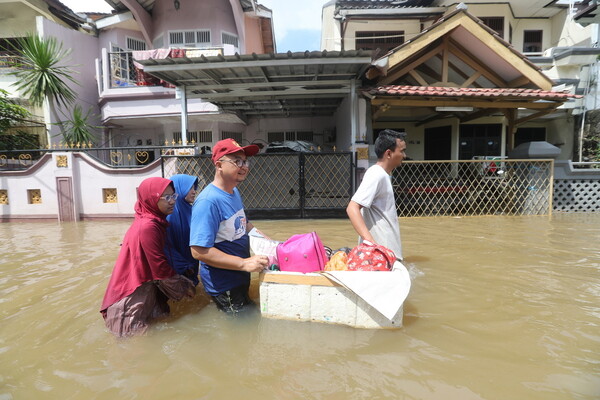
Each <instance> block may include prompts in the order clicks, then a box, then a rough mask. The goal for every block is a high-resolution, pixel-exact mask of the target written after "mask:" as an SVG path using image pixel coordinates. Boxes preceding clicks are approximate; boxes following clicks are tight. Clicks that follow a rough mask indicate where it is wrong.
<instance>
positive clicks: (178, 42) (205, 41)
mask: <svg viewBox="0 0 600 400" xmlns="http://www.w3.org/2000/svg"><path fill="white" fill-rule="evenodd" d="M210 45H211V41H210V30H208V29H201V30H193V31H170V32H169V46H171V47H208V46H210Z"/></svg>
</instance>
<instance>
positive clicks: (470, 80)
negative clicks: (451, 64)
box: [460, 71, 481, 88]
mask: <svg viewBox="0 0 600 400" xmlns="http://www.w3.org/2000/svg"><path fill="white" fill-rule="evenodd" d="M480 76H481V72H479V71H475V73H474V74H473V75H471V76H470V77H469V79H467V80H466V81H464V82H463V83H462V85H460V87H461V88H465V87H469V86H470V85H471V84H472V83H473V82H475V81H476V80H477V79H478V78H479V77H480Z"/></svg>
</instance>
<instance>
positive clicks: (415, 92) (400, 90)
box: [363, 85, 582, 101]
mask: <svg viewBox="0 0 600 400" xmlns="http://www.w3.org/2000/svg"><path fill="white" fill-rule="evenodd" d="M363 92H364V93H365V94H368V95H371V96H396V97H398V96H419V97H423V96H425V97H454V98H456V97H463V98H464V97H477V98H498V97H502V98H511V99H521V100H526V99H528V100H562V101H565V100H568V99H572V98H573V99H574V98H581V97H582V96H579V95H574V94H571V93H567V92H553V91H549V90H540V89H522V88H456V87H435V86H406V85H384V86H378V87H375V88H370V89H366V90H363Z"/></svg>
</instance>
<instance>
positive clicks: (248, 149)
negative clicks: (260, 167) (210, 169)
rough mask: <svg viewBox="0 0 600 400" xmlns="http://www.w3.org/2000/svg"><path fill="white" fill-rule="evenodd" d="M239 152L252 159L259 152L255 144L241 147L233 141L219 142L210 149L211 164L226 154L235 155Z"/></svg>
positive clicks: (224, 140)
mask: <svg viewBox="0 0 600 400" xmlns="http://www.w3.org/2000/svg"><path fill="white" fill-rule="evenodd" d="M240 150H243V151H244V153H245V154H246V157H252V156H253V155H255V154H256V153H258V152H259V151H260V148H259V147H258V146H257V145H255V144H251V145H249V146H244V147H242V146H240V145H239V143H238V142H236V141H235V140H233V139H223V140H219V141H218V142H217V144H215V145H214V146H213V148H212V161H213V163H216V162H217V160H219V159H220V158H221V157H223V156H225V155H227V154H231V153H236V152H238V151H240Z"/></svg>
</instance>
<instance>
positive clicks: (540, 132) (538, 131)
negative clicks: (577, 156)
mask: <svg viewBox="0 0 600 400" xmlns="http://www.w3.org/2000/svg"><path fill="white" fill-rule="evenodd" d="M540 140H546V128H518V129H517V132H516V133H515V146H518V145H520V144H521V143H526V142H533V141H540Z"/></svg>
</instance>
